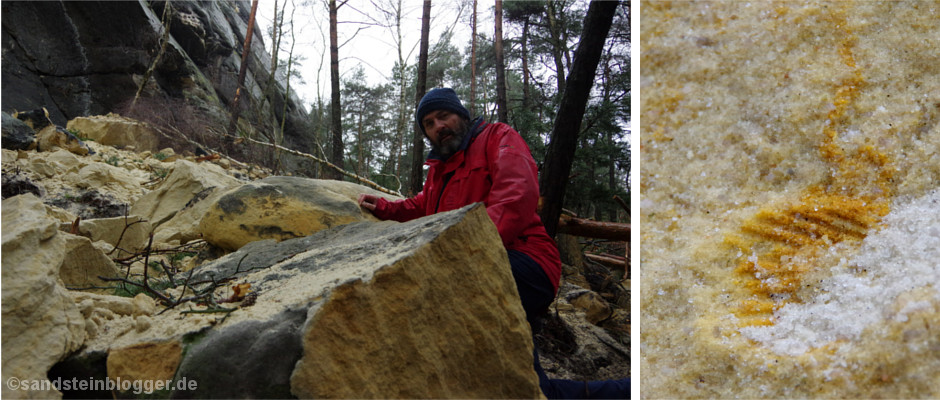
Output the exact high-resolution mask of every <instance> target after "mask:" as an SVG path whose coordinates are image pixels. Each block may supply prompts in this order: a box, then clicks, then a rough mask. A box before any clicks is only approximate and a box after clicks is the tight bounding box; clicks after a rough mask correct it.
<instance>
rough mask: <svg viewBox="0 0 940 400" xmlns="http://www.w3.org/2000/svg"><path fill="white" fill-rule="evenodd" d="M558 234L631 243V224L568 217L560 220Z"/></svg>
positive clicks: (563, 216) (562, 217) (564, 216)
mask: <svg viewBox="0 0 940 400" xmlns="http://www.w3.org/2000/svg"><path fill="white" fill-rule="evenodd" d="M558 232H560V233H567V234H569V235H574V236H584V237H591V238H596V239H609V240H622V241H625V242H629V241H630V224H624V223H619V222H603V221H594V220H590V219H584V218H575V217H570V216H567V215H562V216H561V218H559V219H558Z"/></svg>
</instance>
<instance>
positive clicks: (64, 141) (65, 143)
mask: <svg viewBox="0 0 940 400" xmlns="http://www.w3.org/2000/svg"><path fill="white" fill-rule="evenodd" d="M36 143H37V146H36V150H39V151H55V150H57V149H65V150H68V151H69V152H72V153H75V154H78V155H82V156H84V155H88V153H90V149H89V148H88V146H87V145H85V143H84V142H82V140H81V139H79V138H77V137H76V136H75V135H73V134H72V133H71V132H69V131H67V130H65V129H63V128H62V127H60V126H56V125H49V126H46V127H45V128H42V130H40V131H38V132H36Z"/></svg>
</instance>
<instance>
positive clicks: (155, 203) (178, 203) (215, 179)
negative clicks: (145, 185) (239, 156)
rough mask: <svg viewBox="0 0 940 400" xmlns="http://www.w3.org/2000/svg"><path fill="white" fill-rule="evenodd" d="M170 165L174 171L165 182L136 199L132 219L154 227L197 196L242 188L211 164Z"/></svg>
mask: <svg viewBox="0 0 940 400" xmlns="http://www.w3.org/2000/svg"><path fill="white" fill-rule="evenodd" d="M172 165H173V167H172V168H173V170H172V171H170V172H169V174H168V175H167V177H166V179H165V180H164V181H163V182H162V183H160V185H159V186H157V187H156V188H155V189H154V190H152V191H150V192H149V193H147V194H145V195H144V196H142V197H141V198H140V199H138V200H137V202H136V203H134V205H133V206H132V207H131V212H130V213H131V214H132V215H140V216H142V217H144V218H146V219H147V220H148V221H150V224H151V225H153V226H155V227H156V226H159V225H160V224H162V223H164V222H166V221H168V220H169V219H170V218H173V216H174V215H176V213H177V212H178V211H179V210H182V209H183V208H184V207H186V205H187V204H189V202H190V201H192V200H193V199H194V198H195V197H196V195H197V194H199V193H203V192H205V191H206V190H207V189H210V188H224V187H232V186H237V185H240V184H242V182H240V181H239V180H238V179H235V178H233V177H232V176H230V175H228V174H227V173H226V172H225V171H224V170H223V169H222V168H221V167H219V166H217V165H214V164H208V163H202V164H196V163H193V162H190V161H186V160H178V161H176V162H174V163H173V164H172ZM198 200H199V199H197V201H198Z"/></svg>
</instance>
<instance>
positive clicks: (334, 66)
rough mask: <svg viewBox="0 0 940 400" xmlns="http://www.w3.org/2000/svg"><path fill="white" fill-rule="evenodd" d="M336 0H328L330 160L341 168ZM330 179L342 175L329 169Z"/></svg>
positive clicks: (341, 134)
mask: <svg viewBox="0 0 940 400" xmlns="http://www.w3.org/2000/svg"><path fill="white" fill-rule="evenodd" d="M336 8H337V7H336V0H330V87H331V91H332V95H331V101H330V132H331V133H332V135H333V152H332V156H331V157H330V162H331V163H333V165H335V166H337V167H339V168H343V167H344V163H343V119H342V117H343V116H342V115H341V114H340V113H341V110H340V103H339V101H340V99H339V44H338V39H337V35H336ZM330 175H331V176H332V179H336V180H342V179H343V175H342V174H340V173H339V172H338V171H331V172H330Z"/></svg>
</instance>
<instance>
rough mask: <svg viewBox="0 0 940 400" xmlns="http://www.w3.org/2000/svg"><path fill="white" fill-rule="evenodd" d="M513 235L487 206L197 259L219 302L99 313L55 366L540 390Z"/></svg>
mask: <svg viewBox="0 0 940 400" xmlns="http://www.w3.org/2000/svg"><path fill="white" fill-rule="evenodd" d="M501 243H502V242H501V240H500V238H499V235H498V233H497V231H496V229H495V226H494V225H493V223H492V221H491V220H490V219H489V217H488V215H487V214H486V212H485V209H484V208H483V207H482V206H481V205H476V206H468V207H465V208H463V209H460V210H455V211H452V212H448V213H441V214H437V215H434V216H430V217H426V218H423V219H419V220H415V221H411V222H408V223H404V224H399V223H395V222H358V223H351V224H347V225H344V226H340V227H336V228H332V229H327V230H324V231H321V232H318V233H316V234H313V235H311V236H307V237H303V238H296V239H289V240H284V241H281V242H276V241H274V240H264V241H256V242H252V243H250V244H248V245H246V246H244V247H242V248H241V249H240V250H238V251H236V252H234V253H231V254H228V255H226V256H225V257H223V258H220V259H218V260H216V261H214V262H211V263H208V264H205V265H203V266H201V267H198V268H197V269H196V270H194V275H193V276H192V278H191V280H192V281H193V282H197V281H201V282H207V283H202V284H198V285H194V287H192V288H190V289H187V292H190V293H191V292H192V291H195V292H206V290H209V291H208V293H209V295H210V298H212V299H213V300H214V302H215V303H216V304H217V306H213V307H211V308H206V306H205V305H202V306H199V305H195V304H193V303H188V304H185V305H180V306H177V307H175V308H173V309H171V310H169V311H166V312H163V313H156V314H154V315H152V316H149V317H148V316H137V317H136V319H135V317H132V316H130V315H114V316H113V318H112V319H101V321H100V324H98V323H97V322H96V323H95V328H94V329H95V331H96V332H98V334H97V336H95V337H94V338H93V339H89V340H88V341H87V342H86V346H85V348H84V349H83V350H82V352H81V353H79V354H76V355H75V356H74V357H73V358H72V359H73V360H85V362H77V361H74V362H73V361H69V362H66V363H63V364H62V365H61V366H60V367H58V368H57V370H56V374H57V376H62V377H63V378H68V377H69V376H86V375H89V374H95V373H99V374H101V373H106V374H107V375H108V376H122V377H135V378H137V379H156V378H158V377H159V378H165V377H167V376H171V375H172V377H173V379H175V380H176V381H180V380H182V379H183V378H186V379H187V380H190V381H195V382H196V383H197V389H196V390H193V391H189V390H175V391H173V392H172V393H171V394H170V395H171V396H172V397H186V398H204V397H267V398H270V397H276V398H285V397H294V396H297V397H302V398H311V397H344V398H366V397H385V398H401V397H409V398H416V397H421V398H444V397H460V398H476V397H484V398H534V397H540V391H539V388H538V380H537V378H536V375H535V372H534V371H533V370H532V360H531V355H532V342H531V336H530V332H529V328H528V324H527V323H526V320H525V314H524V312H523V310H522V307H521V304H520V302H519V298H518V294H517V292H516V288H515V283H514V281H513V278H512V275H511V273H510V271H509V264H508V258H507V257H506V253H505V250H504V249H503V247H502V245H501ZM212 281H215V282H227V283H225V284H220V285H218V286H212V284H210V283H208V282H212ZM236 285H237V286H239V287H242V288H247V287H248V285H250V292H249V293H248V294H249V295H248V296H245V297H243V298H239V297H238V296H235V294H237V293H236V292H235V291H234V290H233V286H236ZM244 294H245V292H244V291H243V292H242V295H244ZM102 297H103V296H102ZM86 303H90V302H89V301H83V302H82V304H85V306H83V310H85V309H88V310H94V309H96V308H95V307H92V306H91V304H86ZM145 317H146V318H149V319H150V320H152V321H151V323H149V325H147V326H149V328H148V329H137V328H136V327H137V326H139V325H140V324H139V323H138V322H139V320H141V319H142V318H145ZM180 349H181V351H180ZM180 353H181V354H182V355H181V356H180V358H179V361H178V365H176V364H175V361H174V360H176V359H177V358H176V357H178V356H177V355H178V354H180ZM146 360H161V362H159V363H157V362H149V361H146ZM168 361H174V362H168ZM66 365H68V366H69V367H68V368H65V367H64V366H66ZM70 368H72V369H71V370H69V369H70ZM82 368H85V369H84V370H83V369H82ZM88 368H90V369H91V370H88ZM95 371H98V372H95ZM101 371H106V372H101ZM171 371H175V373H172V374H171ZM70 374H71V375H70Z"/></svg>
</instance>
